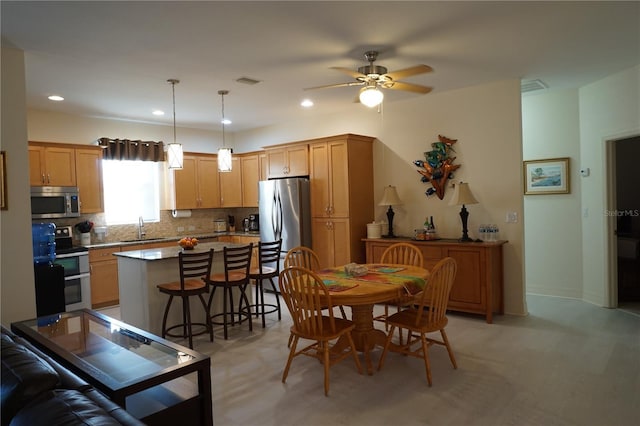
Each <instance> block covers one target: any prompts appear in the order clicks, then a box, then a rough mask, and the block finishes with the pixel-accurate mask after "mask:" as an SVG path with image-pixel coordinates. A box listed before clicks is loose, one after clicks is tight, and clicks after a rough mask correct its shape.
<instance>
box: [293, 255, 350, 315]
mask: <svg viewBox="0 0 640 426" xmlns="http://www.w3.org/2000/svg"><path fill="white" fill-rule="evenodd" d="M283 266H284V267H285V268H289V267H291V266H299V267H301V268H306V269H309V270H311V271H313V272H318V271H319V270H320V258H319V257H318V255H317V254H316V252H315V251H313V250H312V249H310V248H309V247H304V246H298V247H294V248H292V249H291V250H289V251H288V252H287V254H286V255H285V257H284V264H283ZM338 307H339V308H340V314H341V315H342V318H344V319H347V314H346V313H345V312H344V307H343V306H342V305H340V306H338Z"/></svg>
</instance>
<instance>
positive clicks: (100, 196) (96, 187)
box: [29, 142, 104, 213]
mask: <svg viewBox="0 0 640 426" xmlns="http://www.w3.org/2000/svg"><path fill="white" fill-rule="evenodd" d="M29 180H30V183H31V186H77V187H78V191H79V193H80V212H81V213H100V212H103V211H104V190H103V186H102V149H101V148H99V147H97V146H85V145H72V144H59V143H48V142H29Z"/></svg>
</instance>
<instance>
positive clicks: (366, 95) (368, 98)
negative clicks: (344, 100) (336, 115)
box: [359, 86, 384, 108]
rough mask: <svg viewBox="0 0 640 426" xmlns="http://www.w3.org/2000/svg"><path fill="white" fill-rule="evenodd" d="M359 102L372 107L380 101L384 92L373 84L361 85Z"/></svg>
mask: <svg viewBox="0 0 640 426" xmlns="http://www.w3.org/2000/svg"><path fill="white" fill-rule="evenodd" d="M359 99H360V102H362V104H364V105H365V106H368V107H369V108H373V107H375V106H378V105H380V104H381V103H382V100H383V99H384V94H383V93H382V92H381V91H380V90H378V88H377V87H375V86H373V87H372V86H368V87H363V88H362V89H360V96H359Z"/></svg>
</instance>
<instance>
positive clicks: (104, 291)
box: [89, 246, 120, 309]
mask: <svg viewBox="0 0 640 426" xmlns="http://www.w3.org/2000/svg"><path fill="white" fill-rule="evenodd" d="M119 251H120V247H119V246H118V247H109V248H96V249H89V267H90V271H91V307H92V308H94V309H95V308H104V307H105V306H112V305H117V304H118V303H119V302H120V296H119V291H118V260H117V259H116V257H115V256H114V255H113V253H117V252H119Z"/></svg>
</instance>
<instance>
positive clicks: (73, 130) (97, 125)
mask: <svg viewBox="0 0 640 426" xmlns="http://www.w3.org/2000/svg"><path fill="white" fill-rule="evenodd" d="M28 114H29V120H28V137H29V140H30V141H40V142H59V143H71V144H79V145H92V144H95V142H96V141H97V140H98V139H99V138H102V137H106V138H110V139H131V140H136V139H142V140H147V141H156V142H157V141H162V142H164V143H165V144H167V143H170V142H173V125H159V124H144V123H136V122H132V121H123V120H107V119H104V118H92V117H81V118H80V117H77V116H74V115H69V114H61V113H55V112H51V111H41V110H36V109H29V111H28ZM227 136H229V137H227ZM225 139H226V144H227V145H228V146H233V135H232V134H231V135H226V134H225ZM176 141H177V142H179V143H181V144H183V148H184V150H185V151H193V152H209V153H215V152H217V150H218V148H220V146H222V133H220V132H213V131H207V130H201V129H190V128H183V127H177V128H176Z"/></svg>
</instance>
